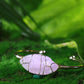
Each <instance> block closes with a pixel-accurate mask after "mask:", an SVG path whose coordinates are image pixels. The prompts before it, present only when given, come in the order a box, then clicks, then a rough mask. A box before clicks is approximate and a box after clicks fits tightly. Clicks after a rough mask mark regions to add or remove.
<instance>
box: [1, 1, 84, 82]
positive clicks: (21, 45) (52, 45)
mask: <svg viewBox="0 0 84 84" xmlns="http://www.w3.org/2000/svg"><path fill="white" fill-rule="evenodd" d="M17 31H18V32H17ZM36 32H37V33H36ZM21 35H24V36H25V37H27V38H26V40H25V39H24V37H23V36H21ZM28 39H33V40H34V42H33V41H30V40H28ZM40 39H42V40H40ZM4 40H14V41H4ZM36 40H39V41H36ZM44 40H45V42H44ZM73 40H74V41H75V42H76V43H77V44H76V43H75V42H74V41H73ZM0 41H1V42H0V51H1V52H0V65H1V66H0V72H1V73H0V84H1V83H2V84H3V82H2V81H7V82H8V84H9V83H10V82H12V81H14V82H15V83H16V82H17V83H18V82H20V83H22V84H26V83H35V82H36V83H38V84H39V83H44V84H49V83H52V82H53V84H55V83H57V84H60V81H61V82H62V84H65V82H66V84H69V83H70V84H77V83H78V82H79V83H80V80H82V81H83V79H84V75H83V74H84V71H83V70H81V69H78V70H77V71H76V70H68V71H66V70H58V72H57V73H56V75H55V78H53V77H52V76H50V75H49V76H47V77H44V78H43V79H41V80H36V79H32V75H31V74H29V73H28V72H26V71H25V70H24V69H23V68H22V67H20V65H19V64H17V62H18V60H17V59H16V58H15V56H14V52H15V51H16V50H19V49H33V50H42V49H43V50H44V49H45V50H46V51H47V54H46V55H48V56H50V57H51V58H52V59H53V60H54V61H55V62H56V63H59V64H65V65H75V64H77V63H75V62H71V61H67V60H68V59H67V58H68V57H69V56H71V55H72V54H75V55H76V56H79V57H80V56H81V57H82V58H83V59H82V58H81V57H80V58H81V60H82V61H83V62H84V0H0ZM69 41H71V42H69ZM62 42H63V43H62ZM77 47H78V48H77ZM77 49H78V51H79V52H78V51H77ZM77 52H78V54H77ZM58 59H59V60H58ZM7 65H9V66H7ZM17 65H18V66H17ZM5 66H6V67H5ZM19 67H20V68H19ZM6 70H8V71H6ZM10 71H11V72H10ZM60 72H61V73H60ZM64 76H65V77H64ZM28 79H29V80H28ZM66 80H67V81H66Z"/></svg>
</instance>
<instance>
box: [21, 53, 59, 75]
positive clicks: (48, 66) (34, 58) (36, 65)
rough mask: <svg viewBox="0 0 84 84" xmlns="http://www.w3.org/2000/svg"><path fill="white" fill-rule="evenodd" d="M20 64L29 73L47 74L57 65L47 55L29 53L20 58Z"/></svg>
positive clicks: (53, 70) (54, 69) (56, 67)
mask: <svg viewBox="0 0 84 84" xmlns="http://www.w3.org/2000/svg"><path fill="white" fill-rule="evenodd" d="M20 63H21V65H22V66H23V67H24V68H25V69H26V70H27V71H29V72H30V73H33V74H38V75H48V74H51V73H53V72H55V71H56V70H57V69H58V68H59V66H58V64H56V63H55V62H54V61H52V59H51V58H50V57H48V56H44V55H42V54H31V55H27V56H24V57H23V58H22V59H20Z"/></svg>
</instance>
